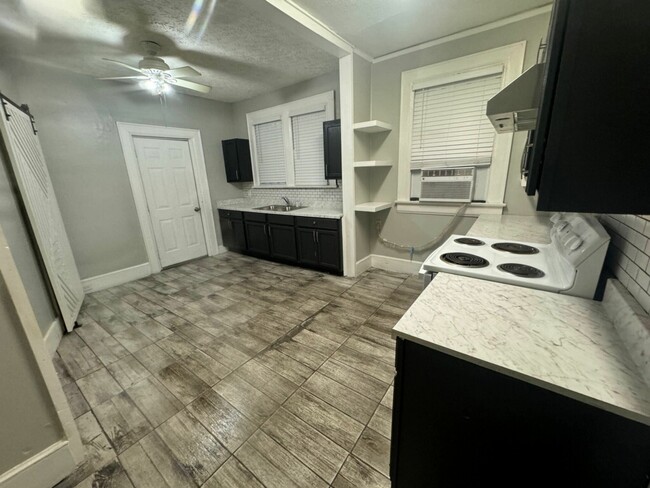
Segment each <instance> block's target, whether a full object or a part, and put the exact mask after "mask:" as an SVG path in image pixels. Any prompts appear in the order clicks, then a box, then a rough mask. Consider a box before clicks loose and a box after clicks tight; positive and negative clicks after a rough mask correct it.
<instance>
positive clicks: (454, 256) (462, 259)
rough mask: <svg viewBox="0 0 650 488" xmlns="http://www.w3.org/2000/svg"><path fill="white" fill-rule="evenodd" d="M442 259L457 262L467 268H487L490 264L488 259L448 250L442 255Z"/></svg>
mask: <svg viewBox="0 0 650 488" xmlns="http://www.w3.org/2000/svg"><path fill="white" fill-rule="evenodd" d="M440 259H442V260H443V261H444V262H446V263H449V264H456V265H458V266H464V267H466V268H485V267H486V266H488V265H489V264H490V263H489V262H488V260H487V259H483V258H482V257H479V256H475V255H473V254H466V253H464V252H448V253H447V254H443V255H442V256H440Z"/></svg>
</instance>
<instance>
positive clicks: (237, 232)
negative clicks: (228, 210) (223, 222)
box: [226, 220, 246, 251]
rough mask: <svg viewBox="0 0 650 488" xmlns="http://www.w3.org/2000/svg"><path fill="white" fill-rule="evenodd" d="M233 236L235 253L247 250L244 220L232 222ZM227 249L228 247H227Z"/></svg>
mask: <svg viewBox="0 0 650 488" xmlns="http://www.w3.org/2000/svg"><path fill="white" fill-rule="evenodd" d="M230 225H231V229H232V234H233V239H232V240H233V247H232V249H233V250H235V251H245V250H246V231H245V230H244V222H243V221H242V220H231V221H230ZM226 247H227V246H226Z"/></svg>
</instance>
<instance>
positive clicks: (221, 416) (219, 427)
mask: <svg viewBox="0 0 650 488" xmlns="http://www.w3.org/2000/svg"><path fill="white" fill-rule="evenodd" d="M187 409H188V410H189V412H190V413H191V414H192V415H194V417H196V418H197V419H198V420H199V422H201V423H202V424H203V426H204V427H205V428H206V429H207V430H208V431H209V432H210V433H211V434H212V435H213V436H214V437H215V438H216V439H217V440H218V441H219V442H221V443H222V444H223V445H224V446H226V448H227V449H228V450H229V451H230V452H235V451H236V450H237V449H238V448H239V447H240V446H241V445H242V444H243V443H244V441H246V439H248V438H249V437H250V436H251V434H252V433H253V432H255V430H256V429H257V424H256V423H254V422H253V421H252V420H249V419H248V417H246V416H245V415H244V414H243V413H241V412H240V411H239V410H237V409H236V408H235V407H234V406H233V405H232V404H230V403H229V402H228V401H227V400H226V399H225V398H224V397H222V396H221V395H219V394H218V393H217V392H215V391H213V390H208V391H206V392H205V393H203V394H202V395H201V396H200V397H199V398H197V399H196V400H195V401H194V402H192V403H191V404H190V405H188V407H187Z"/></svg>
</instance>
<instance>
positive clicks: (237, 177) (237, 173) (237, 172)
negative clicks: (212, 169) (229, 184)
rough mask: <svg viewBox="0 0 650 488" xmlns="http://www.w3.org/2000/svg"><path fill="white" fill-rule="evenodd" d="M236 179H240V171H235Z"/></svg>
mask: <svg viewBox="0 0 650 488" xmlns="http://www.w3.org/2000/svg"><path fill="white" fill-rule="evenodd" d="M235 179H236V180H238V179H239V170H238V169H236V170H235Z"/></svg>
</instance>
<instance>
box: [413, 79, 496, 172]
mask: <svg viewBox="0 0 650 488" xmlns="http://www.w3.org/2000/svg"><path fill="white" fill-rule="evenodd" d="M501 80H502V73H498V74H491V75H489V76H482V77H479V78H473V79H470V80H463V81H459V82H454V83H448V84H444V85H438V86H432V87H428V88H422V89H418V90H415V93H414V99H413V125H412V131H411V134H412V136H411V169H421V168H423V167H428V166H463V165H472V164H485V163H488V164H489V163H490V162H491V159H492V146H493V145H494V137H495V135H496V133H495V131H494V128H493V127H492V124H491V123H490V121H489V119H488V118H487V116H486V115H485V107H486V104H487V101H488V100H489V99H490V98H492V97H493V96H494V95H496V93H497V92H498V91H499V90H500V89H501Z"/></svg>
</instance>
